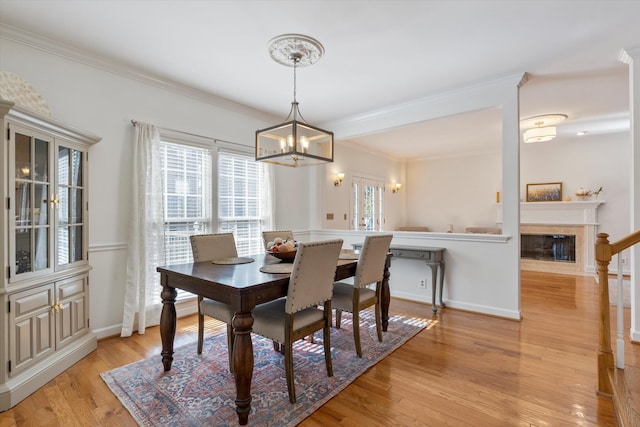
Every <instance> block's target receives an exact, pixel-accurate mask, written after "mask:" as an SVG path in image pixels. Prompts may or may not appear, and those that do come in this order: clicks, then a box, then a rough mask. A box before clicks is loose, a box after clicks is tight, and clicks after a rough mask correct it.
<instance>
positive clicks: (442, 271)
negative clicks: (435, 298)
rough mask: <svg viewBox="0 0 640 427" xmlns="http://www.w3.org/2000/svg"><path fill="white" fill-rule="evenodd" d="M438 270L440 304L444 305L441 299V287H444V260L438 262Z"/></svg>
mask: <svg viewBox="0 0 640 427" xmlns="http://www.w3.org/2000/svg"><path fill="white" fill-rule="evenodd" d="M438 270H440V306H441V307H446V305H445V303H444V301H443V300H442V289H443V288H444V261H440V262H439V263H438Z"/></svg>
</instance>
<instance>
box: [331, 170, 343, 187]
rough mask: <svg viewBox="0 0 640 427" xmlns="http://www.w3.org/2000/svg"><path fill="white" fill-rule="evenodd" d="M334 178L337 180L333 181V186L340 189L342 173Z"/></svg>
mask: <svg viewBox="0 0 640 427" xmlns="http://www.w3.org/2000/svg"><path fill="white" fill-rule="evenodd" d="M336 176H337V178H336V180H335V181H333V185H335V186H336V187H340V186H341V185H342V180H343V179H344V174H343V173H339V174H338V175H336Z"/></svg>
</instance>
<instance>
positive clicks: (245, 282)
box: [157, 253, 392, 425]
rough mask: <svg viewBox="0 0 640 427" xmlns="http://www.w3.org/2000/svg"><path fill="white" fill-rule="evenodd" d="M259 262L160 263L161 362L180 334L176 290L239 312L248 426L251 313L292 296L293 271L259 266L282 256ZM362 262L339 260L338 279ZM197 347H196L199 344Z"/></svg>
mask: <svg viewBox="0 0 640 427" xmlns="http://www.w3.org/2000/svg"><path fill="white" fill-rule="evenodd" d="M391 256H392V255H391V253H389V254H388V255H387V260H386V263H385V268H384V280H383V281H382V284H381V286H382V298H381V308H382V329H383V330H384V331H386V330H387V326H388V324H389V302H390V299H391V297H390V293H389V265H390V260H391ZM249 257H250V258H253V259H254V261H253V262H250V263H244V264H234V265H220V264H214V263H212V262H211V261H203V262H195V263H187V264H179V265H167V266H163V267H158V268H157V271H158V272H159V273H160V277H161V284H162V292H161V296H162V314H161V316H160V337H161V339H162V353H161V355H162V364H163V365H164V370H165V371H169V370H170V369H171V364H172V362H173V342H174V338H175V334H176V308H175V301H176V296H177V291H176V289H182V290H185V291H188V292H191V293H193V294H196V295H200V296H202V297H204V298H210V299H213V300H216V301H220V302H223V303H226V304H229V305H230V306H231V308H232V309H233V310H234V312H235V316H234V317H233V321H232V326H233V331H234V335H235V340H234V347H233V348H234V350H233V369H234V377H235V383H236V400H235V403H236V413H237V414H238V422H239V423H240V425H246V424H247V422H248V420H249V412H250V411H251V379H252V376H253V344H252V342H251V330H252V326H253V317H252V316H251V311H252V310H253V308H254V307H255V306H256V305H258V304H262V303H265V302H268V301H272V300H275V299H278V298H281V297H284V296H286V295H287V288H288V286H289V276H290V274H286V273H285V274H282V273H280V274H273V273H263V272H261V271H260V268H261V267H263V266H265V265H267V264H275V263H278V262H280V260H278V259H276V258H274V257H273V256H271V255H268V254H266V253H263V254H257V255H250V256H249ZM356 266H357V260H355V259H340V260H338V264H337V266H336V274H335V279H336V280H342V279H346V278H348V277H352V276H353V275H354V274H355V271H356ZM194 351H195V348H194Z"/></svg>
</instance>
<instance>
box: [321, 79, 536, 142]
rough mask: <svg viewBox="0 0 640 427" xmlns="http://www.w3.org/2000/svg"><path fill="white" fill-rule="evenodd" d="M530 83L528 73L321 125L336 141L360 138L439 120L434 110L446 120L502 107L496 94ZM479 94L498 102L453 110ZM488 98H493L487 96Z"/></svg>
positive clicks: (481, 96)
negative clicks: (462, 101) (452, 116)
mask: <svg viewBox="0 0 640 427" xmlns="http://www.w3.org/2000/svg"><path fill="white" fill-rule="evenodd" d="M527 80H528V76H527V73H524V72H522V73H517V74H512V75H508V76H505V77H501V78H497V79H494V80H490V81H485V82H480V83H476V84H473V85H469V86H464V87H460V88H457V89H452V90H450V91H447V92H442V93H439V94H435V95H432V96H427V97H423V98H418V99H414V100H410V101H408V102H404V103H400V104H394V105H390V106H388V107H384V108H380V109H377V110H372V111H369V112H367V113H363V114H359V115H355V116H351V117H346V118H343V119H339V120H334V121H329V122H325V123H322V126H323V127H324V128H325V129H333V131H334V134H335V135H336V138H340V139H348V138H354V137H360V136H364V135H367V134H371V133H377V132H380V131H382V130H388V129H391V128H395V127H400V126H405V125H410V124H413V123H416V122H420V121H424V120H429V119H433V118H437V117H436V116H434V114H435V113H434V111H435V110H438V114H437V116H438V117H443V116H447V115H450V114H457V113H460V112H464V111H473V110H475V109H478V108H486V107H489V106H496V105H499V104H500V100H498V99H497V98H496V94H497V93H501V89H504V88H510V89H511V88H513V89H516V88H520V87H521V86H522V85H524V84H525V83H526V81H527ZM476 94H477V95H478V97H479V98H481V99H487V98H491V99H492V100H493V101H495V102H494V104H493V105H489V104H488V103H487V102H484V103H483V105H471V104H469V105H467V106H466V109H465V110H464V111H460V109H459V108H458V107H455V108H454V107H452V103H456V102H460V100H465V99H475V97H474V95H476ZM487 94H491V95H489V96H488V95H487ZM448 109H455V111H453V110H452V111H450V112H449V111H445V110H448ZM443 111H445V112H443Z"/></svg>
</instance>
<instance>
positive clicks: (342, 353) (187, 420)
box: [100, 310, 430, 426]
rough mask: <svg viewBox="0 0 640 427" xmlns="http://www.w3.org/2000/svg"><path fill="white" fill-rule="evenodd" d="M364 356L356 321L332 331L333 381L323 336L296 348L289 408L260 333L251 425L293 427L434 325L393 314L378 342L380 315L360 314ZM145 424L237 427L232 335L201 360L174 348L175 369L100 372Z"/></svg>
mask: <svg viewBox="0 0 640 427" xmlns="http://www.w3.org/2000/svg"><path fill="white" fill-rule="evenodd" d="M360 318H361V324H360V330H361V342H362V352H363V354H362V358H359V357H357V355H356V352H355V347H354V343H353V329H352V323H351V319H352V318H351V316H350V315H349V314H348V313H344V314H343V317H342V322H341V329H335V328H332V329H331V347H332V348H331V352H332V360H333V377H328V376H327V371H326V367H325V363H324V353H323V349H322V333H321V331H320V332H319V333H317V334H316V336H315V337H314V343H313V344H312V343H310V342H309V341H302V340H301V341H298V342H296V343H295V344H294V350H293V354H294V356H293V359H294V376H295V389H296V397H297V402H296V403H295V404H291V403H289V397H288V394H287V384H286V379H285V369H284V358H283V355H282V354H280V353H278V352H275V351H274V350H273V343H272V342H271V341H270V340H267V339H264V338H262V337H260V336H258V335H255V334H253V335H252V340H253V349H254V353H255V359H254V370H253V380H252V384H251V395H252V398H253V400H252V402H251V413H250V415H249V425H255V426H293V425H296V424H298V423H299V422H301V421H302V420H303V419H305V418H306V417H308V416H309V415H310V414H311V413H313V412H314V411H315V410H316V409H318V408H319V407H320V406H322V405H323V404H324V403H325V402H327V401H328V400H329V399H331V398H332V397H333V396H335V395H336V394H338V393H339V392H340V391H341V390H343V389H344V388H345V387H346V386H348V385H349V384H350V383H351V382H353V381H354V380H355V379H356V378H357V377H358V376H360V375H361V374H363V373H364V372H365V371H366V370H367V369H368V368H370V367H371V366H373V365H375V364H376V363H377V362H379V361H380V360H382V359H383V358H385V357H386V356H387V355H389V354H390V353H391V352H393V351H394V350H396V349H397V348H398V347H400V346H401V345H402V344H404V343H405V342H406V341H407V340H409V339H410V338H411V337H413V336H414V335H416V334H417V333H418V332H420V331H421V330H422V329H424V328H425V327H426V326H428V325H429V322H430V321H429V320H427V319H418V318H411V317H405V316H392V317H391V318H390V319H389V327H388V330H387V332H384V333H383V342H381V343H380V342H378V339H377V335H376V328H375V319H374V316H373V312H372V311H369V310H365V311H363V312H362V313H361V315H360ZM100 376H101V377H102V379H103V380H104V382H105V383H106V384H107V385H108V386H109V388H110V389H111V391H112V392H113V393H114V394H115V395H116V396H117V397H118V399H120V401H121V402H122V404H123V405H124V406H125V407H126V408H127V410H128V411H129V412H130V413H131V415H132V416H133V418H135V420H136V421H137V422H138V424H140V425H141V426H205V425H206V426H235V425H238V418H237V415H236V412H235V402H234V401H235V382H234V379H233V375H232V374H230V373H229V367H228V356H227V343H226V331H225V332H221V333H219V334H216V335H214V336H211V337H209V338H207V339H206V340H205V343H204V349H203V352H202V355H201V356H198V355H197V354H196V343H195V342H194V343H192V344H189V345H185V346H182V347H179V348H177V349H175V353H174V360H173V365H172V367H171V370H170V371H169V372H164V371H163V368H162V362H161V358H160V355H158V356H155V357H152V358H149V359H144V360H141V361H138V362H135V363H132V364H130V365H127V366H123V367H120V368H117V369H113V370H111V371H108V372H104V373H102V374H100Z"/></svg>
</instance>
